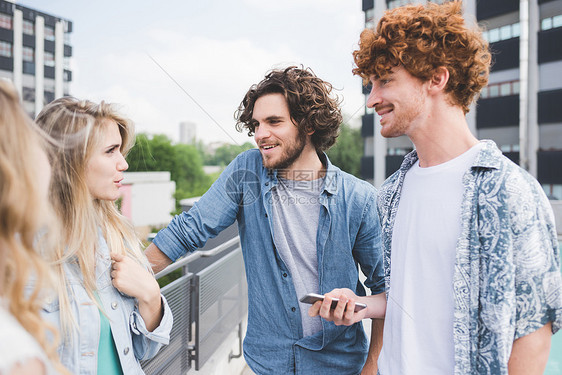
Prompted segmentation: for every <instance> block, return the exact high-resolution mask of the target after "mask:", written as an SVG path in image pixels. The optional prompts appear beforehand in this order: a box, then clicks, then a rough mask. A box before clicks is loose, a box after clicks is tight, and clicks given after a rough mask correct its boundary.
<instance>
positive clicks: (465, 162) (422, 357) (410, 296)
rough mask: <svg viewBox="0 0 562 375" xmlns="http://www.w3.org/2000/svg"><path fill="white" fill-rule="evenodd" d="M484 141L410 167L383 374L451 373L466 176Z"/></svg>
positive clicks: (399, 219)
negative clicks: (430, 162)
mask: <svg viewBox="0 0 562 375" xmlns="http://www.w3.org/2000/svg"><path fill="white" fill-rule="evenodd" d="M480 147H481V145H480V144H478V145H475V146H474V147H472V148H471V149H469V150H468V151H466V152H465V153H463V154H462V155H460V156H458V157H456V158H454V159H452V160H449V161H447V162H445V163H442V164H439V165H436V166H432V167H428V168H420V166H419V161H418V162H416V164H414V165H413V166H412V167H411V168H410V170H408V172H407V173H406V176H405V178H404V184H403V188H402V193H401V197H400V203H399V206H398V211H397V213H396V219H395V223H394V228H393V233H392V245H391V246H392V254H391V271H390V289H389V298H388V305H387V309H386V318H385V324H384V336H383V337H384V339H383V347H382V351H381V355H380V357H379V370H380V372H381V374H383V375H395V374H408V375H411V374H420V375H422V374H423V375H426V374H432V375H434V374H435V375H437V374H452V373H453V372H454V366H455V362H454V345H453V312H454V296H453V287H452V282H453V271H454V264H455V256H456V253H455V249H456V244H457V240H458V238H459V236H460V231H461V220H460V214H461V205H462V200H463V192H464V189H463V185H462V178H463V175H464V174H465V173H466V172H467V171H468V170H469V169H470V166H471V165H472V163H473V162H474V160H475V158H476V156H477V154H478V151H479V149H480Z"/></svg>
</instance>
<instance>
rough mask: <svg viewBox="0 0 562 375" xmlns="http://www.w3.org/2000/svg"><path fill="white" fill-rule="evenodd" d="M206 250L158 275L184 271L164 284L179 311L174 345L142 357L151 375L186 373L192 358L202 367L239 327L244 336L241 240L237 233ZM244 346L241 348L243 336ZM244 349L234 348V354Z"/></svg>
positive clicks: (175, 310) (175, 312)
mask: <svg viewBox="0 0 562 375" xmlns="http://www.w3.org/2000/svg"><path fill="white" fill-rule="evenodd" d="M231 233H232V231H231ZM227 235H228V234H227ZM230 236H232V234H230ZM219 240H220V239H219ZM215 243H216V241H215ZM204 249H205V248H203V250H199V251H196V252H194V253H192V254H189V255H187V256H186V257H184V258H182V259H180V260H179V261H177V262H175V263H173V264H171V265H170V266H168V267H167V268H166V269H164V270H162V271H161V272H159V273H158V274H156V278H157V279H160V278H162V277H164V276H169V275H170V274H172V272H174V274H176V273H178V272H179V273H180V275H179V276H178V275H175V276H178V278H177V279H175V280H174V281H172V282H170V283H169V284H168V285H165V286H164V287H162V294H163V295H164V296H165V297H166V299H167V301H168V304H169V305H170V308H171V310H172V314H173V316H174V326H173V328H172V333H171V337H170V344H169V345H167V346H165V347H163V348H162V349H161V350H160V352H159V353H158V355H157V356H156V357H154V358H153V359H151V360H148V361H142V363H141V364H142V367H143V370H144V371H145V372H146V374H148V375H152V374H173V375H177V374H185V373H187V372H188V371H189V369H191V367H192V363H193V364H194V366H195V369H196V370H199V369H200V368H201V367H202V366H203V364H204V363H205V362H206V361H207V360H208V359H209V358H210V357H211V356H212V354H213V353H214V352H215V350H216V349H217V348H218V347H219V346H220V344H222V343H223V341H224V340H225V339H226V337H227V336H228V335H230V334H231V333H232V332H233V331H234V330H235V329H236V327H237V326H238V332H239V338H240V340H242V337H241V333H240V330H241V324H242V321H243V319H244V317H245V316H246V313H247V311H248V290H247V285H246V276H245V272H244V263H243V259H242V249H241V247H240V239H239V237H238V236H237V235H236V236H235V237H233V238H230V239H228V240H226V241H224V242H223V243H221V244H220V245H218V246H216V247H212V248H210V249H208V250H204ZM239 347H240V350H241V347H242V343H241V341H240V345H239ZM240 354H241V352H240V353H238V354H237V355H232V353H231V357H238V356H240ZM229 359H230V358H229Z"/></svg>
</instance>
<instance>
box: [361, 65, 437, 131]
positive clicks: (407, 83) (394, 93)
mask: <svg viewBox="0 0 562 375" xmlns="http://www.w3.org/2000/svg"><path fill="white" fill-rule="evenodd" d="M371 84H372V89H371V93H370V94H369V98H368V99H367V107H370V108H375V111H376V112H377V114H378V115H379V116H381V121H380V123H381V126H382V128H381V134H382V136H383V137H386V138H393V137H398V136H401V135H403V134H406V135H408V134H409V133H410V132H411V131H412V130H413V129H414V128H415V126H416V122H417V121H418V120H421V119H422V117H423V116H422V115H423V112H424V107H425V102H426V98H427V94H426V92H425V91H424V82H422V81H421V80H420V79H418V78H416V77H414V76H413V75H411V74H410V73H408V71H406V69H404V68H403V67H395V68H393V69H392V71H391V73H390V74H389V75H387V76H385V77H381V78H378V79H375V78H374V77H371Z"/></svg>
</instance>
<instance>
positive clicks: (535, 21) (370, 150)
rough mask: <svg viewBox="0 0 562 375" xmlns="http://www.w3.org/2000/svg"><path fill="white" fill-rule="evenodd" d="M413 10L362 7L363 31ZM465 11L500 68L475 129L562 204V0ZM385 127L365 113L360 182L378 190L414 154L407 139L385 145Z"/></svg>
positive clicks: (484, 4) (472, 120)
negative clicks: (394, 12) (391, 13)
mask: <svg viewBox="0 0 562 375" xmlns="http://www.w3.org/2000/svg"><path fill="white" fill-rule="evenodd" d="M413 2H415V1H407V0H390V1H388V0H363V2H362V6H363V11H364V12H365V26H366V27H370V28H373V27H375V26H376V23H377V22H378V20H379V19H380V17H381V16H382V14H383V13H384V11H385V10H386V9H390V8H394V7H397V6H401V5H405V4H407V3H413ZM417 2H418V3H419V2H420V1H417ZM435 2H440V3H441V2H443V1H435ZM463 8H464V13H465V17H466V18H467V19H468V18H472V19H476V20H477V22H478V24H479V25H480V26H482V27H483V28H484V29H485V32H484V36H485V38H486V39H487V40H488V42H489V43H490V49H491V51H492V52H493V61H494V62H493V66H492V69H491V73H490V79H489V84H488V86H487V87H486V88H484V90H483V91H482V93H481V95H480V98H479V100H478V101H477V104H476V105H475V106H473V107H472V108H471V111H470V113H469V114H468V115H467V121H468V123H469V127H470V128H471V130H472V132H473V133H474V134H475V135H476V137H477V138H479V139H491V140H493V141H495V142H496V144H497V145H498V147H500V149H501V150H502V151H503V152H504V153H505V155H506V156H507V157H509V158H510V159H511V160H513V161H514V162H516V163H518V164H520V165H521V166H522V167H523V168H525V169H526V170H528V171H529V172H530V173H531V174H532V175H533V176H535V177H536V178H537V179H538V180H539V182H540V183H541V184H542V186H543V188H544V190H545V192H546V193H547V195H549V197H550V198H551V199H562V0H465V1H463ZM364 93H365V98H366V97H367V95H368V89H367V88H365V89H364ZM379 127H380V124H379V119H378V116H377V115H376V114H375V113H374V112H373V110H372V109H366V110H365V114H364V116H363V119H362V129H361V133H362V136H363V138H364V140H365V152H364V157H363V159H362V162H361V174H362V177H363V178H365V179H367V180H369V181H371V182H373V183H374V185H375V186H380V184H381V183H382V182H383V181H384V179H385V178H386V177H388V176H389V175H391V174H392V173H393V172H394V171H396V170H397V169H398V168H399V166H400V163H401V162H402V159H403V157H404V155H405V154H406V153H407V152H409V151H411V150H412V148H413V146H412V144H411V142H410V141H409V140H408V138H407V137H405V136H402V137H399V138H393V139H385V138H383V137H382V136H381V135H380V132H379Z"/></svg>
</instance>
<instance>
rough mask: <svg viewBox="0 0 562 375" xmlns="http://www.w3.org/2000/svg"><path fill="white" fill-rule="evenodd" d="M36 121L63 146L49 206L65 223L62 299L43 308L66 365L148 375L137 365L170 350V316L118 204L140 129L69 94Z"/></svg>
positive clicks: (55, 157)
mask: <svg viewBox="0 0 562 375" xmlns="http://www.w3.org/2000/svg"><path fill="white" fill-rule="evenodd" d="M36 121H37V123H38V125H39V126H40V127H41V128H43V130H44V131H46V132H47V133H48V134H49V135H50V136H51V137H53V138H54V139H55V140H58V141H59V142H60V143H62V147H58V148H53V149H52V150H51V152H50V153H49V158H50V161H51V165H52V168H53V177H52V180H51V185H50V194H51V200H52V204H53V206H54V209H55V212H56V214H57V215H58V217H59V218H60V220H61V222H62V225H63V229H62V231H61V233H62V237H61V241H60V246H58V248H57V257H56V260H57V261H58V262H59V266H58V267H57V273H58V275H57V276H58V298H56V299H55V300H53V301H52V302H51V303H49V304H48V305H47V306H45V308H44V310H45V316H46V317H47V318H48V319H49V320H50V321H52V322H53V323H54V324H56V325H57V326H59V327H60V329H61V332H62V334H63V343H62V346H61V347H60V348H59V354H60V356H61V360H62V362H63V364H64V365H65V366H67V367H68V368H69V369H70V371H71V372H72V373H80V374H104V375H105V374H122V373H124V374H139V373H142V370H141V367H140V364H139V360H143V359H148V358H151V357H153V356H154V355H156V353H157V352H158V350H159V348H160V347H161V345H162V344H168V342H169V336H170V330H171V328H172V315H171V311H170V308H169V306H168V305H167V303H166V300H165V299H164V297H163V296H162V295H161V294H160V288H159V286H158V283H157V282H156V280H155V279H154V276H153V275H152V273H151V272H149V271H148V270H149V269H150V267H149V266H148V262H147V260H146V258H145V256H144V254H143V252H142V250H141V247H140V243H139V241H138V239H137V238H136V237H135V234H134V231H133V228H132V226H131V225H130V224H129V222H128V221H127V220H126V219H125V218H124V217H123V216H122V215H121V214H120V213H119V212H118V211H117V209H116V207H115V203H114V202H115V200H116V199H117V198H118V197H119V187H120V185H121V180H122V179H123V171H125V170H126V169H127V168H128V165H127V162H126V161H125V155H126V154H127V152H128V151H129V149H130V148H131V146H132V144H133V142H134V129H133V125H132V123H131V122H130V121H129V120H127V119H126V118H124V117H122V116H120V115H119V114H118V113H117V112H116V111H115V109H114V108H113V107H112V106H111V105H109V104H107V103H104V102H101V103H100V104H95V103H92V102H90V101H85V100H82V101H81V100H77V99H75V98H70V97H66V98H61V99H57V100H55V101H53V102H51V103H50V104H48V105H47V106H46V107H45V108H44V109H43V111H41V113H40V114H39V115H38V116H37V119H36Z"/></svg>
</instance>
